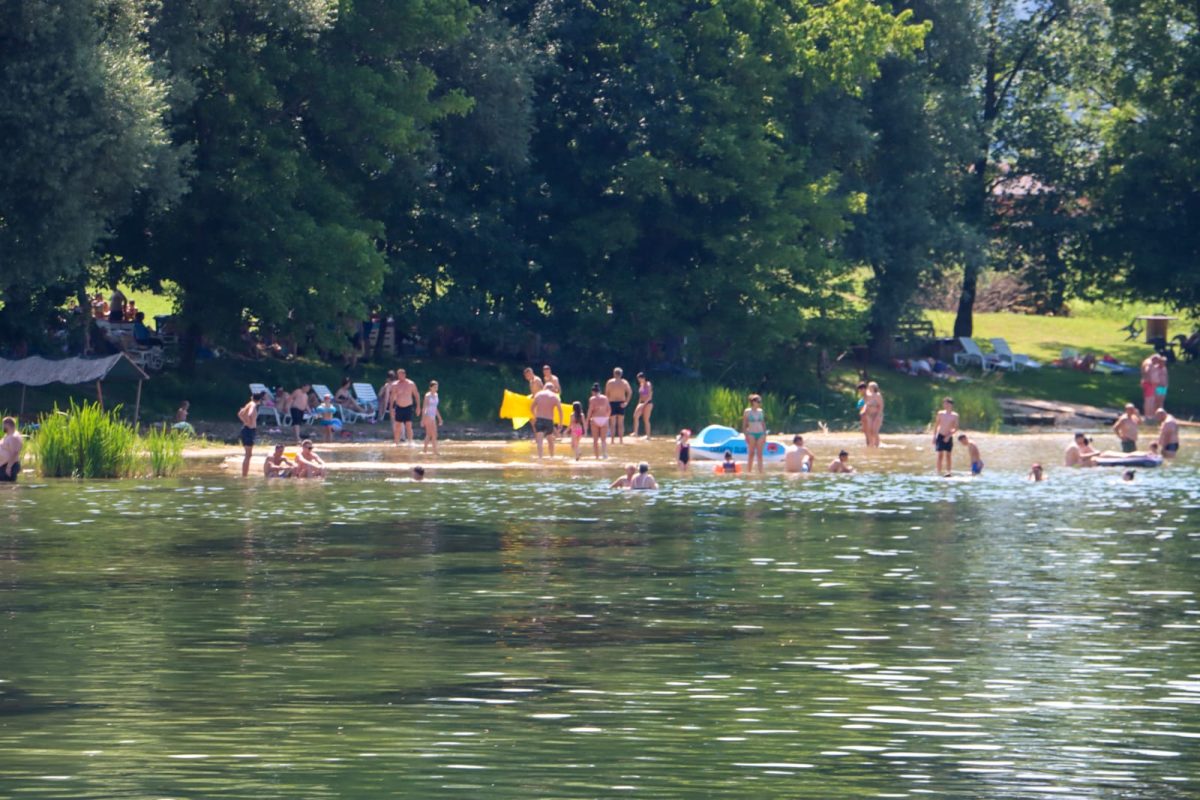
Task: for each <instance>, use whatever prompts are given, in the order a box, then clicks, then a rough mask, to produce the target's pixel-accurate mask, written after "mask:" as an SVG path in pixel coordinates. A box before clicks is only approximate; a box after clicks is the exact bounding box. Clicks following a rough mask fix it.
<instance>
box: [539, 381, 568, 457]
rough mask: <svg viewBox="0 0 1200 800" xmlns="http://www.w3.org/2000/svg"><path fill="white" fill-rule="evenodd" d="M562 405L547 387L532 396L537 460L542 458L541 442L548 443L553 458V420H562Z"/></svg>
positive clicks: (553, 392)
mask: <svg viewBox="0 0 1200 800" xmlns="http://www.w3.org/2000/svg"><path fill="white" fill-rule="evenodd" d="M562 417H563V405H562V399H561V398H559V396H558V393H557V392H555V391H554V390H553V389H551V388H550V387H549V386H544V387H542V390H541V391H540V392H538V393H537V394H535V395H534V396H533V437H534V440H535V441H536V442H537V453H538V459H541V457H542V442H543V440H546V441H549V443H550V457H551V458H554V431H555V427H556V426H555V424H554V420H555V419H562Z"/></svg>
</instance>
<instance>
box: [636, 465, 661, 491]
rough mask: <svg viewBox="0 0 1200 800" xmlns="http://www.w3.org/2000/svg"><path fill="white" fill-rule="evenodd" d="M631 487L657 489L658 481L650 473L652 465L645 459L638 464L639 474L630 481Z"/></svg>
mask: <svg viewBox="0 0 1200 800" xmlns="http://www.w3.org/2000/svg"><path fill="white" fill-rule="evenodd" d="M629 488H630V489H657V488H658V481H656V480H654V476H653V475H651V474H650V465H649V464H647V463H646V462H645V461H643V462H642V463H640V464H638V474H637V475H634V476H633V478H631V479H630V481H629Z"/></svg>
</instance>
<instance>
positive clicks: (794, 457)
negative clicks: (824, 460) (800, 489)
mask: <svg viewBox="0 0 1200 800" xmlns="http://www.w3.org/2000/svg"><path fill="white" fill-rule="evenodd" d="M814 460H815V458H814V456H813V453H812V451H811V450H809V449H808V448H807V447H805V446H804V437H803V436H801V435H800V434H798V433H797V434H796V435H795V436H793V437H792V446H791V447H789V448H788V449H787V452H786V453H785V454H784V469H785V470H786V471H787V472H812V465H813V461H814Z"/></svg>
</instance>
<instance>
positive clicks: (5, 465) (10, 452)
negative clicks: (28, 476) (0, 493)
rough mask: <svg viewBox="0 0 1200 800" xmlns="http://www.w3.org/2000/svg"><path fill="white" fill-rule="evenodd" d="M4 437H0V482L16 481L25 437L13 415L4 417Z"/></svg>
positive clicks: (19, 470)
mask: <svg viewBox="0 0 1200 800" xmlns="http://www.w3.org/2000/svg"><path fill="white" fill-rule="evenodd" d="M3 425H4V438H3V439H0V483H16V482H17V475H18V474H20V472H21V449H22V448H23V447H25V439H24V438H22V436H21V433H20V431H18V430H17V421H16V419H14V418H13V417H5V418H4V423H3Z"/></svg>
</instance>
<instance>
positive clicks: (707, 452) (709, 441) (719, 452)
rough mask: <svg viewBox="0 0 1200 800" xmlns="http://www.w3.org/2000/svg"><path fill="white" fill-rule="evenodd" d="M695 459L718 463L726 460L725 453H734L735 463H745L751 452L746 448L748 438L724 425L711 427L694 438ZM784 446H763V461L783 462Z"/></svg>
mask: <svg viewBox="0 0 1200 800" xmlns="http://www.w3.org/2000/svg"><path fill="white" fill-rule="evenodd" d="M691 449H692V457H693V458H709V459H714V460H716V461H723V460H724V459H725V451H726V450H728V451H729V452H731V453H733V459H734V460H735V461H745V460H746V456H747V455H748V454H749V452H750V450H749V448H747V446H746V437H745V436H743V435H742V434H740V433H738V432H737V431H735V430H734V429H733V428H727V427H725V426H724V425H709V426H708V427H707V428H705V429H704V430H702V431H700V432H699V433H697V434H696V435H695V436H693V437H692V441H691ZM783 458H784V449H783V445H781V444H779V443H778V442H767V443H766V444H765V445H764V446H763V461H764V462H766V461H783Z"/></svg>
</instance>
